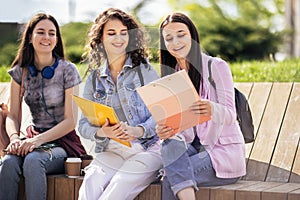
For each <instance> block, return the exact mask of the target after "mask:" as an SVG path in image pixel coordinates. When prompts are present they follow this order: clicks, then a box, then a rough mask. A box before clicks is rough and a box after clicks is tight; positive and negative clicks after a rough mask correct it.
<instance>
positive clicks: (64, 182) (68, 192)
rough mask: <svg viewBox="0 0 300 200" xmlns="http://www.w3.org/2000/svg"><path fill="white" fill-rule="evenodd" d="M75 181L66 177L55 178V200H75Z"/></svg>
mask: <svg viewBox="0 0 300 200" xmlns="http://www.w3.org/2000/svg"><path fill="white" fill-rule="evenodd" d="M74 186H75V179H74V178H68V177H66V176H64V175H62V176H58V177H55V200H59V199H64V200H74V199H75V188H74Z"/></svg>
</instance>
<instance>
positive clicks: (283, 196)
mask: <svg viewBox="0 0 300 200" xmlns="http://www.w3.org/2000/svg"><path fill="white" fill-rule="evenodd" d="M298 189H300V184H295V183H285V184H282V185H279V186H278V187H274V188H271V189H268V190H265V191H263V192H262V199H263V200H287V197H288V195H287V194H288V193H290V192H293V191H295V190H298ZM296 196H297V194H296ZM299 197H300V195H299V196H298V198H299Z"/></svg>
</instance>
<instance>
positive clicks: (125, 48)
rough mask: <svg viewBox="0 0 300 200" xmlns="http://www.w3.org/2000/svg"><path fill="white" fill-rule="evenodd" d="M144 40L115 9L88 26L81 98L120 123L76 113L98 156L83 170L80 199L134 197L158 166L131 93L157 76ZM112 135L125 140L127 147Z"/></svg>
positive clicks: (145, 119)
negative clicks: (105, 107)
mask: <svg viewBox="0 0 300 200" xmlns="http://www.w3.org/2000/svg"><path fill="white" fill-rule="evenodd" d="M144 43H145V41H144V33H143V31H142V30H141V28H140V26H139V25H138V24H137V22H136V21H135V20H134V18H133V17H132V16H130V15H129V14H127V13H125V12H123V11H121V10H119V9H114V8H110V9H107V10H105V11H104V12H102V13H100V15H99V16H98V17H97V18H96V20H95V23H94V24H93V25H92V27H91V30H90V33H89V49H90V50H89V55H90V63H89V68H90V71H91V74H90V75H89V76H88V78H87V81H86V84H85V89H84V93H83V97H85V98H87V99H90V100H92V101H95V102H99V103H102V104H105V105H108V106H110V107H112V108H113V109H114V110H115V112H116V114H117V116H118V118H119V121H120V122H119V123H117V124H110V122H109V121H108V120H107V121H106V122H105V124H103V125H102V126H101V127H99V126H93V125H91V124H90V123H89V122H88V120H87V118H86V117H85V116H82V117H81V119H80V121H79V127H78V129H79V132H80V133H81V135H82V136H83V137H85V138H87V139H90V140H92V141H95V142H96V147H95V152H96V153H98V154H97V155H96V157H95V159H94V160H93V161H92V162H91V164H90V165H89V166H88V167H87V168H86V169H85V177H84V179H83V183H82V185H81V188H80V190H79V199H80V200H86V199H89V200H96V199H97V200H98V199H134V198H135V197H136V196H137V195H138V194H139V193H140V192H141V191H142V190H144V189H145V188H146V187H147V186H148V185H149V184H150V183H151V182H153V181H154V180H155V178H156V175H157V171H158V170H159V169H160V168H161V167H162V160H161V155H160V143H159V139H158V137H157V135H156V133H155V126H156V123H155V121H154V119H153V118H152V117H151V114H150V112H149V111H148V109H147V107H146V105H145V104H144V103H143V101H142V99H141V98H140V97H139V95H138V94H137V92H136V88H137V87H140V86H141V85H143V84H147V83H149V82H150V81H153V80H155V79H158V78H159V76H158V75H157V73H156V71H155V70H154V69H153V67H152V66H151V65H150V64H149V63H148V62H147V57H146V56H147V55H146V48H145V44H144ZM93 68H95V69H93ZM112 139H119V140H121V141H126V142H129V143H130V144H131V147H127V146H125V145H123V144H121V143H119V142H116V141H115V140H112Z"/></svg>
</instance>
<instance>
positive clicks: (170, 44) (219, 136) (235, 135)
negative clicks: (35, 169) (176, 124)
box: [157, 13, 246, 200]
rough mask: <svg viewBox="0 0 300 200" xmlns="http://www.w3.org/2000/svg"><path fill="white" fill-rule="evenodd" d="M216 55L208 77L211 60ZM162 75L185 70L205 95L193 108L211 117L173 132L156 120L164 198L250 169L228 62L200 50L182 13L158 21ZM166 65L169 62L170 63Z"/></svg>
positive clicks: (191, 195) (184, 195)
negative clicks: (214, 85) (161, 161)
mask: <svg viewBox="0 0 300 200" xmlns="http://www.w3.org/2000/svg"><path fill="white" fill-rule="evenodd" d="M209 60H212V67H211V72H212V77H213V80H214V81H215V84H216V89H215V88H214V87H213V86H212V84H211V83H210V82H209V80H208V77H209V72H208V61H209ZM160 63H161V71H162V76H165V75H168V74H170V73H173V72H174V71H178V70H186V71H187V72H188V74H189V77H190V79H191V81H192V82H193V85H194V87H195V88H196V90H197V92H198V93H199V96H200V97H201V100H199V101H197V102H194V104H192V103H191V112H193V113H195V114H197V115H202V116H211V120H210V121H208V122H204V123H202V124H198V125H197V126H195V127H193V128H190V129H187V130H185V131H182V132H180V133H177V134H175V136H172V134H171V133H172V129H171V128H170V127H166V126H165V125H163V124H159V125H158V126H157V134H158V136H159V137H160V138H161V139H163V140H164V142H163V143H162V157H163V165H164V168H165V171H166V176H165V177H164V179H163V191H162V199H163V200H171V199H177V198H179V199H189V200H193V199H195V190H196V189H197V186H215V185H225V184H231V183H235V182H236V181H237V180H238V179H239V178H240V177H241V176H243V175H245V173H246V164H245V144H244V138H243V135H242V133H241V130H240V127H239V125H238V122H237V120H236V111H235V101H234V86H233V80H232V75H231V72H230V68H229V66H228V65H227V63H226V62H225V61H223V60H222V59H220V58H213V57H210V56H208V55H206V54H204V53H201V49H200V44H199V38H198V32H197V29H196V27H195V25H194V24H193V22H192V21H191V20H190V19H189V18H188V17H187V16H186V15H184V14H182V13H173V14H171V15H168V16H167V17H166V18H165V19H164V20H163V22H162V23H161V26H160ZM167 66H168V67H167Z"/></svg>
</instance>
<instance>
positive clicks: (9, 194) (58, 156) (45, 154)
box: [0, 147, 67, 200]
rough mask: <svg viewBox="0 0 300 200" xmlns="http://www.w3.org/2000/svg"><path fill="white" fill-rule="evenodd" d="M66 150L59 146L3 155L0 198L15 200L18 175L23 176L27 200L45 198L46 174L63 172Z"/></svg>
mask: <svg viewBox="0 0 300 200" xmlns="http://www.w3.org/2000/svg"><path fill="white" fill-rule="evenodd" d="M65 157H67V153H66V151H65V150H64V149H63V148H61V147H55V148H52V149H51V150H47V151H45V150H34V151H33V152H31V153H28V154H27V155H26V156H25V157H20V156H16V155H5V156H4V158H3V159H2V161H0V162H1V163H0V200H16V199H17V198H18V186H19V181H20V176H21V175H23V176H24V178H25V193H26V199H27V200H35V199H36V200H43V199H45V200H46V198H47V177H46V174H56V173H64V158H65Z"/></svg>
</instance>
